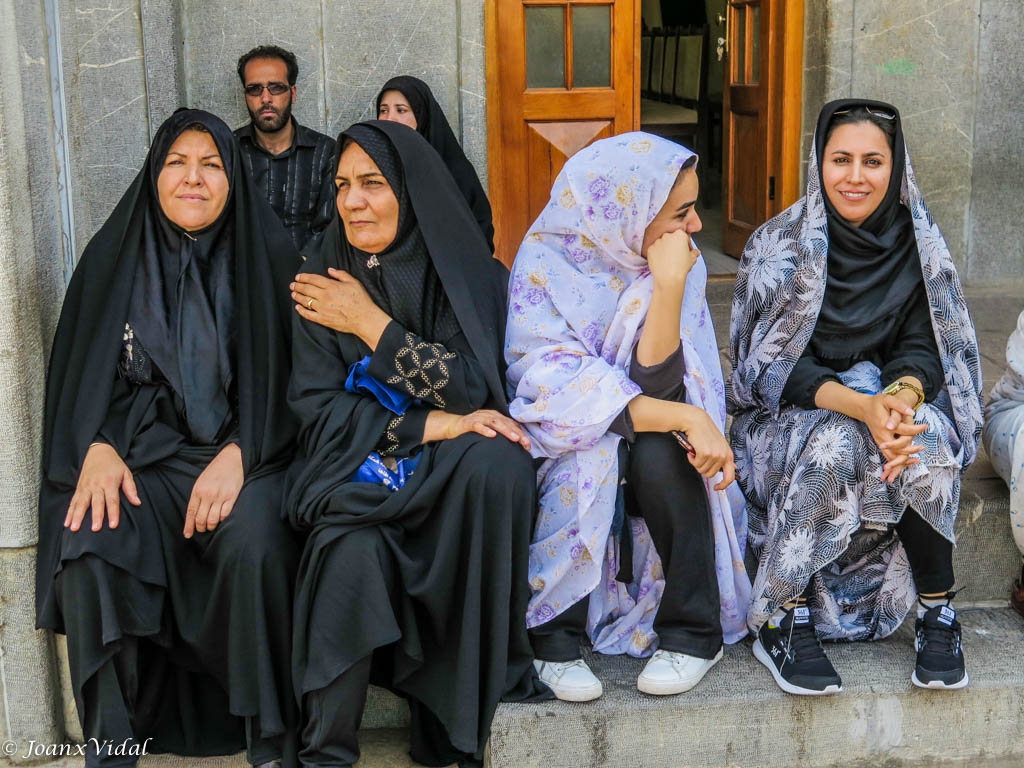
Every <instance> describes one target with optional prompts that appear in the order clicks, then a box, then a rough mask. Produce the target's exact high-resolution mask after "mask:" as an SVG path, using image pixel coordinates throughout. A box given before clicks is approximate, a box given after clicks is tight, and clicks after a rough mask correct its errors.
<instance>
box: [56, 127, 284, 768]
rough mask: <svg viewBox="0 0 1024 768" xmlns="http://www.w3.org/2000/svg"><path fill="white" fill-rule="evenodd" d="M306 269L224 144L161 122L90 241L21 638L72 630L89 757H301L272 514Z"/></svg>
mask: <svg viewBox="0 0 1024 768" xmlns="http://www.w3.org/2000/svg"><path fill="white" fill-rule="evenodd" d="M299 263H301V262H300V260H299V257H298V254H297V253H296V251H295V249H294V247H293V246H292V245H291V244H290V243H289V242H288V238H287V236H286V235H285V233H284V230H282V229H281V226H280V224H279V223H278V221H277V219H276V218H275V217H273V216H272V215H271V213H270V207H269V206H268V205H267V203H266V201H265V200H263V199H262V197H261V196H260V195H259V193H258V192H256V191H255V190H254V189H253V187H252V185H251V184H250V182H249V177H248V173H247V171H246V169H245V167H244V165H243V163H242V158H241V156H240V154H239V152H238V146H237V144H236V142H235V139H234V137H233V136H232V134H231V130H230V129H229V128H228V126H227V125H225V124H224V123H223V122H222V121H221V120H220V119H219V118H217V117H215V116H213V115H211V114H209V113H207V112H200V111H197V110H178V111H177V112H175V113H174V114H173V115H172V116H171V117H170V118H168V119H167V121H166V122H164V124H163V125H162V126H161V127H160V129H159V131H158V132H157V134H156V136H155V138H154V139H153V144H152V147H151V149H150V151H149V154H148V156H147V158H146V162H145V164H144V166H143V168H142V170H141V171H140V172H139V174H138V176H137V177H136V179H135V181H134V183H133V184H132V185H131V187H130V188H129V189H128V191H127V192H126V193H125V195H124V197H122V198H121V201H120V202H119V203H118V205H117V207H116V208H115V209H114V212H113V213H112V214H111V215H110V218H109V219H107V221H106V223H105V224H104V225H103V227H102V228H101V229H100V230H99V232H98V233H97V234H96V235H95V236H94V237H93V238H92V240H91V241H90V242H89V245H88V246H86V249H85V252H84V253H83V255H82V258H81V260H80V261H79V263H78V267H77V268H76V269H75V272H74V275H73V276H72V278H71V283H70V285H69V286H68V291H67V295H66V296H65V298H64V305H63V307H62V309H61V315H60V322H59V324H58V326H57V333H56V337H55V338H54V342H53V352H52V355H51V357H50V369H49V376H48V380H47V392H46V411H45V430H44V442H43V482H42V490H41V494H40V505H39V507H40V509H39V558H38V563H37V575H36V584H37V587H36V616H37V623H38V626H39V627H41V628H48V629H53V630H55V631H57V632H62V633H65V634H66V635H67V638H68V656H69V659H70V666H71V683H72V690H73V692H74V696H75V704H76V705H77V708H78V714H79V719H80V721H81V724H82V732H83V734H84V735H85V738H86V740H87V747H86V749H87V751H86V758H85V764H86V766H89V767H90V768H96V767H97V766H126V765H134V764H135V761H136V759H137V758H134V757H132V758H129V757H123V756H118V755H116V754H112V753H111V752H110V751H109V750H108V749H106V748H105V747H104V745H108V746H109V745H118V744H121V743H123V742H125V741H126V740H128V739H134V740H136V741H137V742H144V741H145V740H146V739H148V738H150V737H152V739H153V741H152V744H151V745H149V746H150V749H151V750H155V751H168V752H175V753H179V754H184V755H194V756H204V755H215V754H231V753H234V752H237V751H238V750H239V749H241V748H242V747H244V746H247V747H248V760H249V762H250V763H251V764H252V765H262V766H281V765H284V766H294V765H296V748H295V747H296V725H297V721H298V712H297V708H296V705H295V701H294V698H293V695H292V685H291V674H290V673H291V667H290V659H291V611H292V599H293V589H294V578H295V571H296V569H297V567H298V555H299V547H298V545H297V543H296V541H295V537H294V533H293V532H292V530H291V529H290V528H289V527H288V525H287V523H286V522H285V521H284V520H282V518H281V506H282V503H283V489H284V469H285V468H286V467H287V464H288V462H289V460H290V458H291V456H292V454H293V452H294V438H295V433H296V426H295V421H294V417H293V416H292V415H291V413H290V412H289V410H288V406H287V402H286V399H285V397H286V383H287V380H288V371H289V367H290V345H289V335H290V329H289V325H288V321H289V312H290V305H289V302H288V293H287V287H288V281H289V277H290V274H291V273H294V270H295V268H296V267H297V265H298V264H299Z"/></svg>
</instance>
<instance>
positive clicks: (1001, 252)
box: [967, 0, 1024, 306]
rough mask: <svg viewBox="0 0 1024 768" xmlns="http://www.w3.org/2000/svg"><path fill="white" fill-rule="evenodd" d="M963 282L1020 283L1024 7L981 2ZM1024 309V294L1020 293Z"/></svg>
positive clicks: (1012, 1) (1000, 0)
mask: <svg viewBox="0 0 1024 768" xmlns="http://www.w3.org/2000/svg"><path fill="white" fill-rule="evenodd" d="M980 26H981V29H980V35H979V43H978V67H977V92H978V101H977V117H976V120H975V125H974V145H973V154H974V158H973V160H974V161H973V172H972V175H971V182H972V183H971V214H970V220H969V221H968V254H969V256H968V270H967V278H968V280H969V281H970V282H972V283H976V284H989V283H991V284H999V283H1004V284H1005V283H1006V282H1007V281H1010V280H1012V281H1014V282H1016V283H1018V284H1020V283H1021V282H1022V281H1024V226H1022V224H1021V220H1022V207H1024V206H1022V205H1021V203H1022V202H1024V183H1022V180H1024V120H1022V119H1021V116H1022V114H1024V108H1022V106H1021V101H1020V99H1021V94H1022V93H1024V49H1022V48H1021V44H1020V40H1021V33H1022V31H1024V3H1022V2H1020V0H982V3H981V15H980ZM1020 296H1021V305H1022V306H1024V290H1022V291H1021V292H1020Z"/></svg>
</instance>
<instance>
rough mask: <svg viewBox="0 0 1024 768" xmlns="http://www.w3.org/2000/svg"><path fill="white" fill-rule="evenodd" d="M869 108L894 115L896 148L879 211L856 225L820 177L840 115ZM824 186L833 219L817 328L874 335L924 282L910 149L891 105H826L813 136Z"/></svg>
mask: <svg viewBox="0 0 1024 768" xmlns="http://www.w3.org/2000/svg"><path fill="white" fill-rule="evenodd" d="M857 106H864V107H869V108H871V109H872V110H875V111H877V112H884V113H886V114H890V115H893V116H894V117H893V121H894V123H895V129H896V135H895V138H894V140H893V148H892V175H891V176H890V177H889V187H888V189H887V190H886V193H885V197H884V198H883V199H882V202H881V203H880V204H879V206H878V208H876V209H875V210H874V212H873V213H872V214H871V215H870V216H868V218H867V219H866V220H865V221H864V222H863V223H862V224H861V225H860V226H859V227H855V226H853V225H852V224H850V223H849V222H848V221H847V220H846V219H844V218H843V217H842V216H840V215H839V214H838V213H837V212H836V210H835V208H834V207H833V205H832V203H831V201H830V200H829V198H828V194H827V191H826V190H825V189H824V182H823V181H822V179H821V167H822V162H823V158H824V155H825V142H826V136H827V135H828V130H829V126H830V125H831V123H832V120H833V118H834V117H835V116H836V113H838V112H843V111H845V110H848V109H851V108H852V107H857ZM814 145H815V149H816V154H817V160H818V173H819V182H821V185H822V198H823V200H824V203H825V210H826V213H827V216H828V261H827V265H828V267H827V269H828V278H827V283H826V287H825V298H824V300H823V302H822V305H821V313H820V314H819V316H818V328H820V329H822V330H823V331H825V333H826V334H829V335H833V334H834V335H837V336H839V335H844V336H849V335H853V334H865V333H867V334H868V335H870V330H871V328H872V327H873V326H877V327H881V326H884V325H885V323H884V322H883V321H885V320H886V319H887V318H889V317H891V316H892V315H893V314H896V313H898V312H902V311H903V310H904V308H905V307H906V305H907V303H908V302H910V301H912V299H913V296H914V293H915V289H916V288H917V287H918V286H919V285H920V284H921V279H922V278H921V263H920V259H919V258H918V257H917V241H916V240H915V238H914V223H913V219H912V217H911V215H910V211H909V209H908V208H907V207H906V206H905V205H903V204H902V203H901V202H900V196H901V188H902V182H903V172H904V167H905V165H906V145H905V143H904V141H903V126H902V124H901V121H900V114H899V112H898V111H897V109H896V108H895V107H894V106H892V105H891V104H886V103H884V102H880V101H868V100H865V99H840V100H838V101H833V102H830V103H828V104H826V105H825V106H824V108H823V109H822V110H821V114H820V115H819V116H818V125H817V128H816V129H815V132H814Z"/></svg>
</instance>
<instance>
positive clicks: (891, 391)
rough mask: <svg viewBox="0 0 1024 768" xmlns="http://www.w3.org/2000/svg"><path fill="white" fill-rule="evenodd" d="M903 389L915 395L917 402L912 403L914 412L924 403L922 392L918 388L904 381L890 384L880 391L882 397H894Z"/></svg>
mask: <svg viewBox="0 0 1024 768" xmlns="http://www.w3.org/2000/svg"><path fill="white" fill-rule="evenodd" d="M904 389H909V390H910V391H911V392H913V393H914V394H915V395H917V402H916V403H914V406H913V407H914V410H915V411H916V410H917V409H918V408H920V407H921V405H922V404H923V403H924V391H922V390H921V388H920V387H915V386H914V385H913V384H911V383H909V382H906V381H894V382H893V383H892V384H890V385H889V386H887V387H886V388H885V389H883V390H882V394H883V395H895V394H896V393H897V392H902V391H903V390H904Z"/></svg>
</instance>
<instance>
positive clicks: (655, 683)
mask: <svg viewBox="0 0 1024 768" xmlns="http://www.w3.org/2000/svg"><path fill="white" fill-rule="evenodd" d="M722 652H723V650H722V649H721V648H719V649H718V654H717V655H716V656H715V658H713V659H709V660H708V661H709V662H710V663H709V664H708V665H707V666H706V667H704V671H703V672H701V673H700V674H699V675H697V676H696V677H695V678H690V679H689V680H677V681H673V682H668V681H665V680H651V679H650V678H645V677H644V676H643V673H641V674H640V677H638V678H637V680H636V687H637V690H639V691H640V692H641V693H649V694H651V695H652V696H672V695H674V694H677V693H686V692H687V691H688V690H690V689H691V688H694V687H696V685H697V683H699V682H700V681H701V680H703V679H704V675H706V674H707V673H708V670H710V669H711V668H712V667H713V666H715V664H717V663H718V662H719V661H721V660H722Z"/></svg>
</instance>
